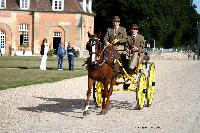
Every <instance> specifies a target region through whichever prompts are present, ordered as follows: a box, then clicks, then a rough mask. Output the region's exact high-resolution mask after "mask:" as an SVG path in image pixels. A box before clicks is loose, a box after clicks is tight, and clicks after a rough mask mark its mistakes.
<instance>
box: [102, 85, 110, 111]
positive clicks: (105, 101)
mask: <svg viewBox="0 0 200 133" xmlns="http://www.w3.org/2000/svg"><path fill="white" fill-rule="evenodd" d="M102 97H103V103H102V110H101V114H105V113H106V112H107V110H108V105H109V99H110V96H109V91H108V84H104V89H103V94H102Z"/></svg>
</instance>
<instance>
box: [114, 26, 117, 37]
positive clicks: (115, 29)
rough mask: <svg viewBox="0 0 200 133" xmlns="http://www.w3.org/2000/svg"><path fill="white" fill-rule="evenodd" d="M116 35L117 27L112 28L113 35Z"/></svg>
mask: <svg viewBox="0 0 200 133" xmlns="http://www.w3.org/2000/svg"><path fill="white" fill-rule="evenodd" d="M116 33H117V27H115V28H114V34H115V35H116Z"/></svg>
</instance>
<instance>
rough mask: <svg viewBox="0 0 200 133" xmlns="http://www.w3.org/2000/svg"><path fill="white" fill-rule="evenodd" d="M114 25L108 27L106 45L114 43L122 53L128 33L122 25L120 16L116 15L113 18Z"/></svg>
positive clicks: (105, 38)
mask: <svg viewBox="0 0 200 133" xmlns="http://www.w3.org/2000/svg"><path fill="white" fill-rule="evenodd" d="M112 24H113V26H112V27H111V28H108V29H107V33H106V35H105V37H104V43H105V45H113V46H115V48H116V49H117V50H118V51H119V53H120V54H122V53H123V52H124V50H125V49H124V45H125V43H126V41H127V33H126V29H125V28H124V27H121V26H119V25H120V18H119V16H114V17H113V20H112Z"/></svg>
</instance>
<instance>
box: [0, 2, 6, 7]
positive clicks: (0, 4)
mask: <svg viewBox="0 0 200 133" xmlns="http://www.w3.org/2000/svg"><path fill="white" fill-rule="evenodd" d="M5 8H6V0H0V9H5Z"/></svg>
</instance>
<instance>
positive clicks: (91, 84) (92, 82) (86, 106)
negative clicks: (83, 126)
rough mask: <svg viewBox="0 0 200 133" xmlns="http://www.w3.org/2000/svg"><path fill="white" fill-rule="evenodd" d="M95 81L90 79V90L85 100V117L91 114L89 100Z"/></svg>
mask: <svg viewBox="0 0 200 133" xmlns="http://www.w3.org/2000/svg"><path fill="white" fill-rule="evenodd" d="M94 82H95V80H93V79H91V78H89V77H88V90H87V99H86V100H85V110H84V112H83V115H84V116H86V115H87V114H89V110H88V109H89V99H90V96H91V90H92V87H93V84H94Z"/></svg>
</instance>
